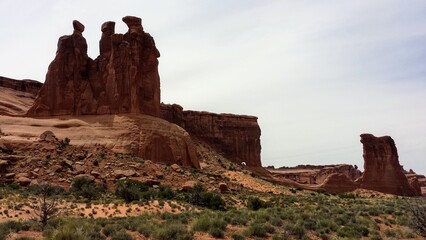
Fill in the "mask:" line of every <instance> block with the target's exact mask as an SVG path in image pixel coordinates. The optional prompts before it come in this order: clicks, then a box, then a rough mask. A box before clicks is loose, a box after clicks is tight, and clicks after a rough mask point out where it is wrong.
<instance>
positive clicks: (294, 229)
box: [285, 223, 306, 239]
mask: <svg viewBox="0 0 426 240" xmlns="http://www.w3.org/2000/svg"><path fill="white" fill-rule="evenodd" d="M285 230H286V231H287V232H288V234H290V235H293V236H296V237H297V238H298V239H301V238H303V237H304V236H305V234H306V229H305V227H304V226H303V225H302V224H299V223H296V224H294V225H293V224H289V225H287V226H286V227H285Z"/></svg>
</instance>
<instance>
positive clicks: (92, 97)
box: [27, 16, 160, 116]
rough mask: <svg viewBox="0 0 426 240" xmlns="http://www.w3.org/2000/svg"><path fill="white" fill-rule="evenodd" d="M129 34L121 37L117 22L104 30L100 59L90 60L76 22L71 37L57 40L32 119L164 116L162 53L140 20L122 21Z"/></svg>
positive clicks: (81, 26) (129, 19) (33, 108)
mask: <svg viewBox="0 0 426 240" xmlns="http://www.w3.org/2000/svg"><path fill="white" fill-rule="evenodd" d="M123 22H125V23H126V24H127V26H128V27H129V30H128V32H127V33H125V34H124V35H123V34H116V33H115V30H114V27H115V24H114V23H113V22H106V23H104V24H103V25H102V27H101V31H102V36H101V41H100V43H99V44H100V56H99V57H98V58H96V59H95V60H92V59H91V58H89V57H88V56H87V43H86V39H85V38H84V37H83V35H82V33H83V31H84V25H83V24H81V23H80V22H78V21H76V20H74V21H73V27H74V32H73V34H72V35H67V36H62V37H60V38H59V41H58V50H57V52H56V57H55V59H54V60H53V62H52V63H51V64H50V66H49V70H48V72H47V75H46V81H45V84H44V85H43V87H42V88H41V90H40V92H39V94H38V96H37V99H36V100H35V102H34V105H33V106H32V107H31V108H30V109H29V111H28V113H27V114H28V115H29V116H53V115H87V114H119V113H143V114H148V115H152V116H159V115H160V77H159V74H158V60H157V58H158V57H159V56H160V53H159V51H158V50H157V48H156V47H155V43H154V39H153V38H152V37H151V35H149V34H148V33H145V32H144V31H143V28H142V25H141V19H140V18H137V17H131V16H127V17H124V18H123Z"/></svg>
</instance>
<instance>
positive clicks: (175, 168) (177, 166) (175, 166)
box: [170, 164, 182, 173]
mask: <svg viewBox="0 0 426 240" xmlns="http://www.w3.org/2000/svg"><path fill="white" fill-rule="evenodd" d="M170 168H171V169H172V170H173V171H175V172H178V173H180V172H181V171H182V169H181V168H180V166H179V165H177V164H172V165H170Z"/></svg>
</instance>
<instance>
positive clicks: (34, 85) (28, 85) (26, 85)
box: [0, 76, 43, 97]
mask: <svg viewBox="0 0 426 240" xmlns="http://www.w3.org/2000/svg"><path fill="white" fill-rule="evenodd" d="M42 86H43V83H41V82H37V81H34V80H29V79H24V80H15V79H11V78H6V77H2V76H0V87H4V88H10V89H13V90H16V91H19V92H23V93H30V94H32V95H33V96H34V97H35V96H36V95H37V93H38V91H40V88H41V87H42Z"/></svg>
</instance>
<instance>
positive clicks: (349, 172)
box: [268, 164, 362, 184]
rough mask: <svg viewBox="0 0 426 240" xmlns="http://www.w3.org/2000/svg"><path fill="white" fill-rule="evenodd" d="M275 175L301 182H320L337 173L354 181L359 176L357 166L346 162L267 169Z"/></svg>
mask: <svg viewBox="0 0 426 240" xmlns="http://www.w3.org/2000/svg"><path fill="white" fill-rule="evenodd" d="M268 170H269V171H270V172H271V173H273V175H274V176H275V177H278V178H285V179H290V180H293V181H295V182H298V183H301V184H321V183H323V182H324V181H325V179H327V177H328V176H329V175H331V174H334V173H338V174H343V175H345V176H347V177H348V179H350V180H352V181H355V180H356V179H357V178H359V177H360V176H361V174H362V173H361V171H359V170H358V168H357V167H356V166H355V167H354V166H352V165H348V164H339V165H323V166H316V165H298V166H296V167H282V168H278V169H268Z"/></svg>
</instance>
